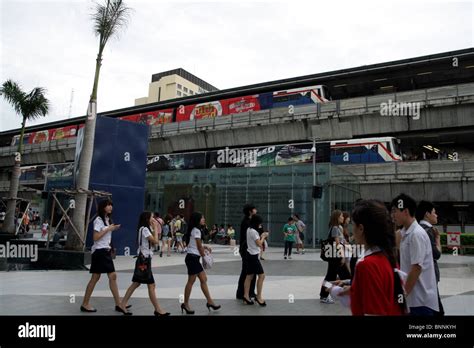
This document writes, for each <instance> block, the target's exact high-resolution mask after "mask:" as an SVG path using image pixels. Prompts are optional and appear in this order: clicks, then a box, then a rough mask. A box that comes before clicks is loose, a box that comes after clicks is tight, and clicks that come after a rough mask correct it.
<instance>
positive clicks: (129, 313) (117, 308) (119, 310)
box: [115, 305, 133, 315]
mask: <svg viewBox="0 0 474 348" xmlns="http://www.w3.org/2000/svg"><path fill="white" fill-rule="evenodd" d="M130 307H131V305H128V306H127V308H130ZM115 310H116V311H117V312H120V313H123V314H124V315H132V314H133V313H132V312H128V311H127V312H126V311H124V310H123V309H122V308H120V307H119V306H115Z"/></svg>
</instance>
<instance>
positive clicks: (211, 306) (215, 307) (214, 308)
mask: <svg viewBox="0 0 474 348" xmlns="http://www.w3.org/2000/svg"><path fill="white" fill-rule="evenodd" d="M206 307H207V309H208V310H209V312H210V311H211V308H212V309H213V310H215V311H217V310H218V309H221V306H220V305H217V306H216V305H211V304H210V303H206Z"/></svg>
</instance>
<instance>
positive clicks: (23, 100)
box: [0, 80, 49, 233]
mask: <svg viewBox="0 0 474 348" xmlns="http://www.w3.org/2000/svg"><path fill="white" fill-rule="evenodd" d="M45 93H46V90H45V89H44V88H42V87H36V88H33V89H32V90H31V91H30V92H29V93H26V92H23V91H22V90H21V87H20V86H19V85H18V84H17V83H16V82H14V81H12V80H7V81H5V82H4V83H3V85H2V87H0V95H1V96H3V97H4V98H5V100H6V101H7V102H9V103H10V104H11V105H12V106H13V108H14V109H15V112H16V113H17V114H18V115H20V116H21V117H22V122H21V133H20V143H19V144H18V152H17V153H16V154H15V158H14V162H15V165H14V167H13V171H12V176H11V180H10V192H9V199H8V203H7V213H6V216H5V221H4V223H3V231H4V232H8V233H14V232H15V223H14V221H15V220H14V219H15V208H16V197H17V195H18V186H19V184H20V164H21V155H22V152H23V136H24V135H25V125H26V121H31V120H34V119H37V118H39V117H41V116H46V114H47V113H48V110H49V101H48V99H46V97H45V96H44V95H45Z"/></svg>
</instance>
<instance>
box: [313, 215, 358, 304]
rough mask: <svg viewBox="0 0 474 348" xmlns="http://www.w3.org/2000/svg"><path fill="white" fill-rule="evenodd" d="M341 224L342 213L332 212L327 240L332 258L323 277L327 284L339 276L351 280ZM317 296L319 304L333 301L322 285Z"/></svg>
mask: <svg viewBox="0 0 474 348" xmlns="http://www.w3.org/2000/svg"><path fill="white" fill-rule="evenodd" d="M343 222H344V216H343V215H342V211H340V210H334V211H333V212H332V214H331V219H330V221H329V234H328V240H329V241H330V246H331V248H332V253H331V254H332V257H330V258H329V260H328V269H327V272H326V276H325V277H324V280H325V281H328V282H332V281H335V280H337V279H336V278H337V276H339V279H340V280H345V279H350V278H351V275H350V273H349V270H348V269H347V267H346V263H345V258H344V249H343V244H342V242H343V240H344V236H343V234H342V226H341V224H342V223H343ZM323 284H324V282H323ZM319 296H320V301H321V303H326V304H332V303H334V300H333V299H332V297H331V295H329V293H328V292H327V290H326V287H324V285H323V286H321V291H320V292H319Z"/></svg>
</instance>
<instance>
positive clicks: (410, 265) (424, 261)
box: [391, 193, 439, 316]
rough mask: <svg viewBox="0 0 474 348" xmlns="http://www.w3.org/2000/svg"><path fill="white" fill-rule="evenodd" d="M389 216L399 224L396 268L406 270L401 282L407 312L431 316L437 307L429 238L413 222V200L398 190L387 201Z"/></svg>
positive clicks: (414, 210)
mask: <svg viewBox="0 0 474 348" xmlns="http://www.w3.org/2000/svg"><path fill="white" fill-rule="evenodd" d="M391 209H392V210H391V211H392V218H393V220H394V222H395V224H396V225H397V226H403V228H402V230H401V242H400V269H401V270H402V271H403V272H405V273H407V274H408V277H407V280H406V282H405V292H406V294H407V305H408V307H409V308H410V314H411V315H423V316H432V315H435V313H436V312H437V311H438V310H439V305H438V291H437V286H436V277H435V271H434V263H433V253H432V250H431V242H430V239H429V237H428V235H427V234H426V232H425V230H424V229H423V228H422V227H421V226H420V225H419V224H418V222H416V219H415V212H416V202H415V200H414V199H413V198H411V197H410V196H407V195H405V194H403V193H402V194H400V195H398V196H397V197H395V198H394V199H393V201H392V203H391Z"/></svg>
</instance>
